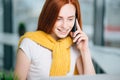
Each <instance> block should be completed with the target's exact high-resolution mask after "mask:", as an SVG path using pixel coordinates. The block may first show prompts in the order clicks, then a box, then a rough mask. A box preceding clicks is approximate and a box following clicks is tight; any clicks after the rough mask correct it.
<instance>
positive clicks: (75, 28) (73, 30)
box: [71, 18, 77, 32]
mask: <svg viewBox="0 0 120 80" xmlns="http://www.w3.org/2000/svg"><path fill="white" fill-rule="evenodd" d="M76 30H77V26H76V18H75V23H74V26H73V28H72V30H71V31H72V32H75V31H76Z"/></svg>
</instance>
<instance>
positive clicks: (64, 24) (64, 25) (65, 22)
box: [62, 20, 68, 29]
mask: <svg viewBox="0 0 120 80" xmlns="http://www.w3.org/2000/svg"><path fill="white" fill-rule="evenodd" d="M67 26H68V22H67V21H66V20H64V22H63V26H62V27H63V28H64V29H65V28H67Z"/></svg>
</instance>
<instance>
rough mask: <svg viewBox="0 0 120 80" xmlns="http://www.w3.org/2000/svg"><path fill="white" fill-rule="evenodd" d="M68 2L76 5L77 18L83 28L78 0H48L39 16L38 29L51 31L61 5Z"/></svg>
mask: <svg viewBox="0 0 120 80" xmlns="http://www.w3.org/2000/svg"><path fill="white" fill-rule="evenodd" d="M68 3H70V4H73V5H74V6H75V8H76V18H77V19H78V23H79V25H80V28H81V29H82V20H81V12H80V5H79V2H78V0H46V2H45V4H44V6H43V9H42V11H41V14H40V16H39V20H38V28H37V30H41V31H44V32H46V33H51V32H52V28H53V27H54V24H55V22H56V19H57V17H58V15H59V11H60V9H61V7H62V6H64V5H65V4H68Z"/></svg>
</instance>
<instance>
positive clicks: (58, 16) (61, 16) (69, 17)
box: [58, 15, 75, 18]
mask: <svg viewBox="0 0 120 80" xmlns="http://www.w3.org/2000/svg"><path fill="white" fill-rule="evenodd" d="M73 17H75V16H74V15H73V16H69V17H68V18H73ZM58 18H63V17H62V16H58Z"/></svg>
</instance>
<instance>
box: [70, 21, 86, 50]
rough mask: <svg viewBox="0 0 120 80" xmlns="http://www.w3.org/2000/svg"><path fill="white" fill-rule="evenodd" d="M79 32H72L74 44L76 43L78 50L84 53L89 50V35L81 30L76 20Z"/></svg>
mask: <svg viewBox="0 0 120 80" xmlns="http://www.w3.org/2000/svg"><path fill="white" fill-rule="evenodd" d="M76 27H77V30H76V31H75V32H71V33H70V35H71V36H72V38H73V42H74V43H76V45H77V48H78V49H79V50H80V51H82V52H84V51H86V50H88V37H87V35H86V34H85V33H84V32H83V31H82V30H81V29H80V26H79V24H78V20H76Z"/></svg>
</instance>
